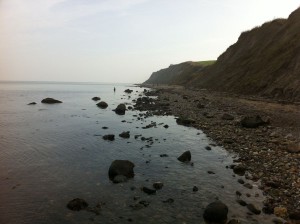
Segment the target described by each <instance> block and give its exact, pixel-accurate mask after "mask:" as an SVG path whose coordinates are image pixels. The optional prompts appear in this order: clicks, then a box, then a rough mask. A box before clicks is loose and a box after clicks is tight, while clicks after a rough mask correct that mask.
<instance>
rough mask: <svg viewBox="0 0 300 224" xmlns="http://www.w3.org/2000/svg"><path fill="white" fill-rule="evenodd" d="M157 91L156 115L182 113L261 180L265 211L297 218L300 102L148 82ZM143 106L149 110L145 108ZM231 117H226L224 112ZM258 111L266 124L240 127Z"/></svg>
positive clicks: (299, 204) (299, 210)
mask: <svg viewBox="0 0 300 224" xmlns="http://www.w3.org/2000/svg"><path fill="white" fill-rule="evenodd" d="M141 87H148V88H151V89H154V90H156V91H155V95H157V96H158V99H157V101H156V104H157V105H161V106H159V110H161V112H159V114H161V115H162V114H169V115H171V114H172V115H174V116H177V117H184V118H187V119H190V120H192V121H193V122H192V123H191V124H190V125H188V126H192V127H194V128H196V129H201V130H202V131H203V132H204V133H205V134H206V135H207V136H208V137H209V138H211V139H212V140H213V141H214V142H216V143H217V144H218V145H219V146H222V147H223V148H224V149H226V150H227V151H228V152H231V153H235V154H236V155H238V158H237V159H235V160H234V162H235V163H236V164H241V165H242V166H245V167H246V170H247V172H246V175H245V177H246V178H247V179H250V180H252V181H255V182H256V181H260V189H261V190H262V191H263V192H264V194H265V196H266V200H265V202H264V208H263V211H264V212H265V213H275V214H276V215H277V216H280V217H281V218H285V219H288V218H291V219H300V175H299V173H300V162H299V159H300V145H299V143H300V131H299V130H300V105H298V104H288V103H286V102H283V103H282V102H281V103H280V102H276V101H272V100H264V99H261V98H255V97H253V98H251V97H250V98H244V97H240V96H238V95H232V94H227V93H220V92H213V91H208V90H196V89H193V90H192V89H186V88H184V87H182V86H166V85H159V86H151V85H150V86H148V85H141ZM146 109H147V108H146ZM224 114H227V115H228V114H229V115H231V116H232V117H231V118H232V120H231V118H230V119H226V115H224ZM256 115H259V116H261V117H262V118H264V119H269V120H270V123H269V124H265V125H262V126H259V127H257V128H244V127H242V126H241V123H240V120H241V119H242V118H243V117H245V116H256Z"/></svg>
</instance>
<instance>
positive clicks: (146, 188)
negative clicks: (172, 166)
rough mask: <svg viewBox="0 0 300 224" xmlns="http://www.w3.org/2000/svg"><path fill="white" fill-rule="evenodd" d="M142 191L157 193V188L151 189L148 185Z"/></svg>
mask: <svg viewBox="0 0 300 224" xmlns="http://www.w3.org/2000/svg"><path fill="white" fill-rule="evenodd" d="M142 191H144V192H145V193H146V194H155V193H156V190H153V189H150V188H148V187H142Z"/></svg>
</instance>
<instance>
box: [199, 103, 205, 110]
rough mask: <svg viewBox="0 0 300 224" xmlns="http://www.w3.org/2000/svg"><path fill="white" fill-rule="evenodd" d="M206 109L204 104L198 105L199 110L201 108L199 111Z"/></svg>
mask: <svg viewBox="0 0 300 224" xmlns="http://www.w3.org/2000/svg"><path fill="white" fill-rule="evenodd" d="M204 107H205V105H204V104H201V103H198V104H197V108H199V109H203V108H204Z"/></svg>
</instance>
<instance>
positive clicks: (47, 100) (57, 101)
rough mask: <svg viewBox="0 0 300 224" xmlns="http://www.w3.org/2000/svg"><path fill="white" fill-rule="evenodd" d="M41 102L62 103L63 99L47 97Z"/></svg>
mask: <svg viewBox="0 0 300 224" xmlns="http://www.w3.org/2000/svg"><path fill="white" fill-rule="evenodd" d="M41 102H42V103H48V104H54V103H62V102H61V101H59V100H56V99H53V98H45V99H43V100H42V101H41Z"/></svg>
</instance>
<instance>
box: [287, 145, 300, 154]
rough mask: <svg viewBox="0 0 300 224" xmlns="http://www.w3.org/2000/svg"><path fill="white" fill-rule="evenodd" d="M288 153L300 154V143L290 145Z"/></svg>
mask: <svg viewBox="0 0 300 224" xmlns="http://www.w3.org/2000/svg"><path fill="white" fill-rule="evenodd" d="M286 151H287V152H289V153H300V143H298V144H291V145H289V146H288V147H287V149H286Z"/></svg>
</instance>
